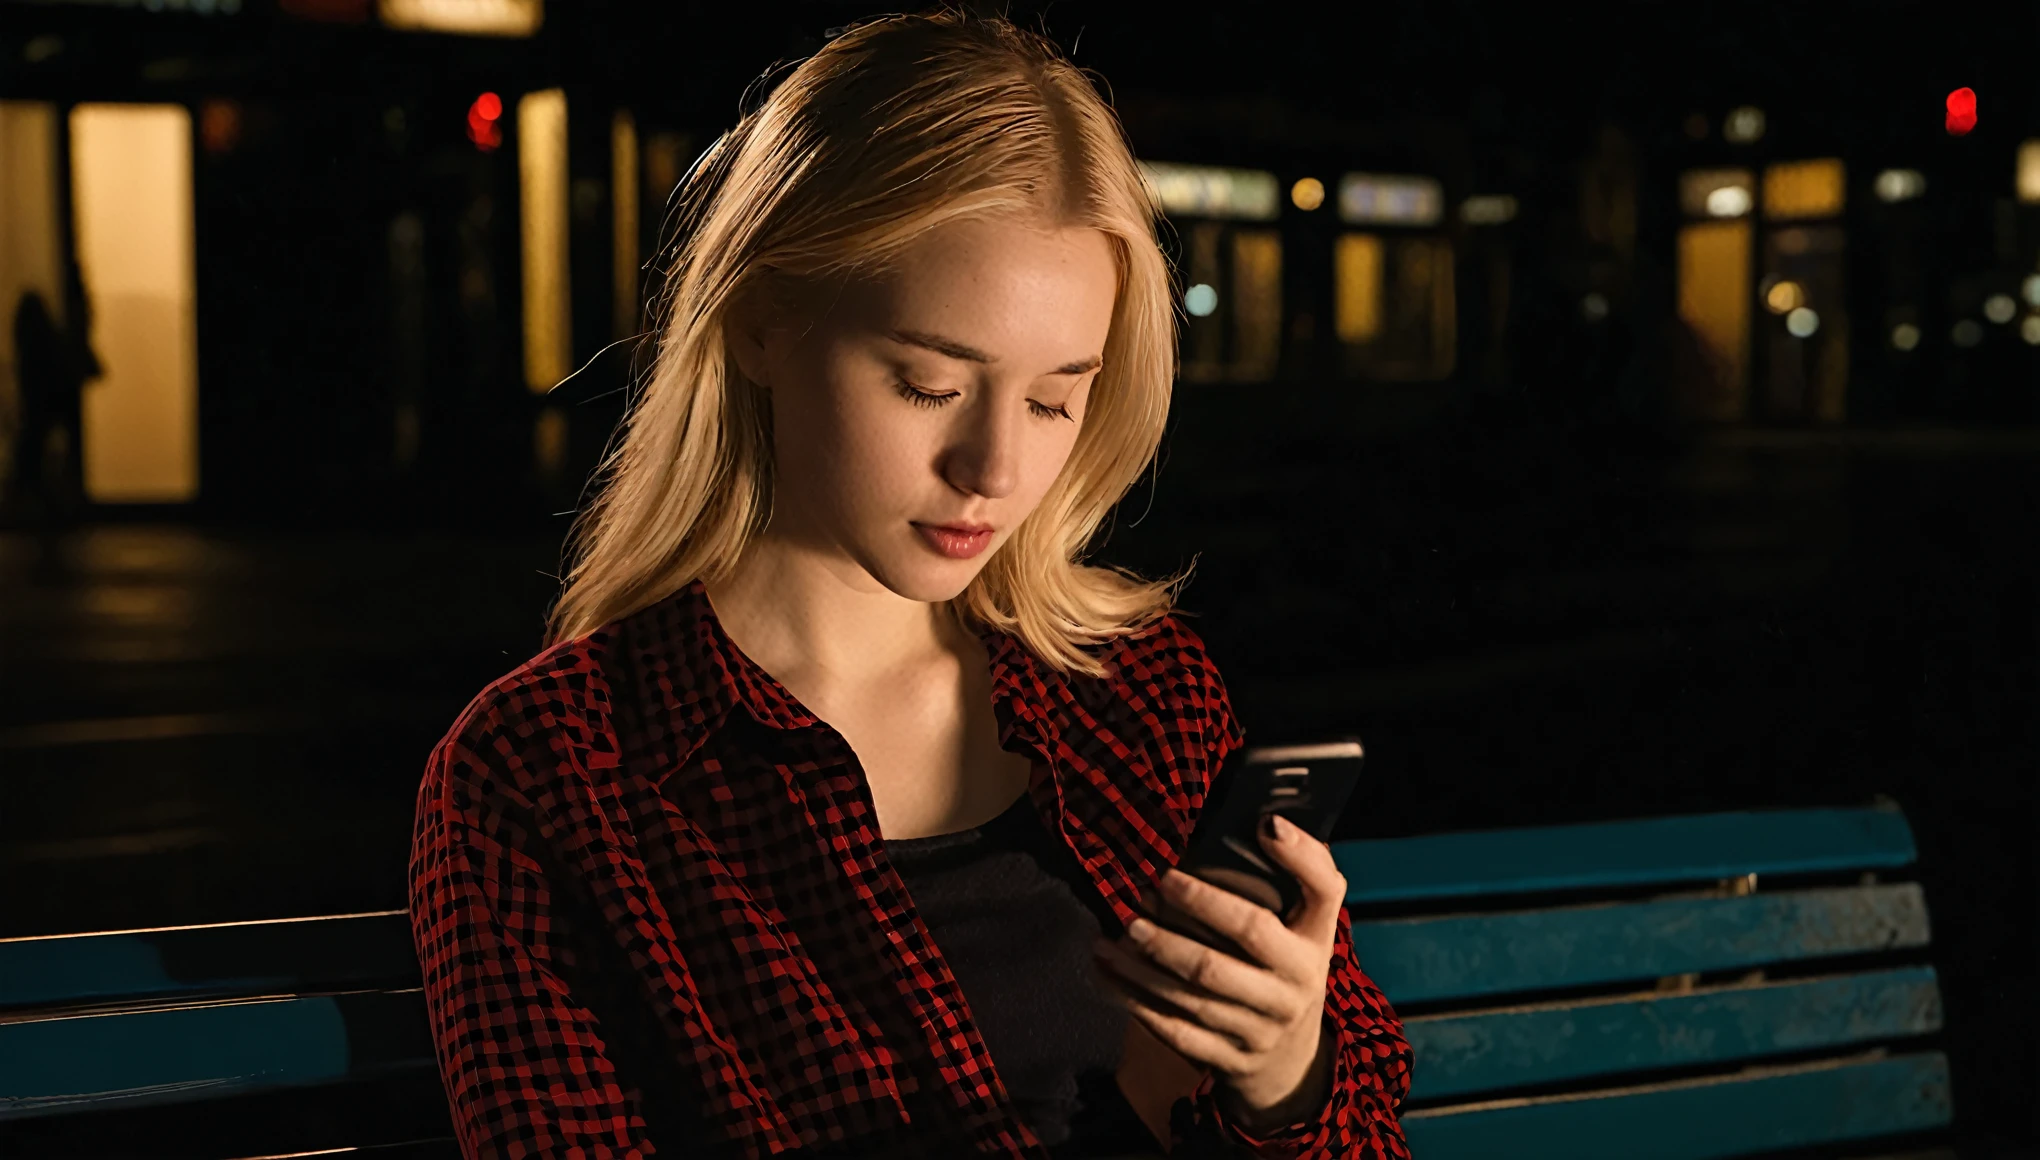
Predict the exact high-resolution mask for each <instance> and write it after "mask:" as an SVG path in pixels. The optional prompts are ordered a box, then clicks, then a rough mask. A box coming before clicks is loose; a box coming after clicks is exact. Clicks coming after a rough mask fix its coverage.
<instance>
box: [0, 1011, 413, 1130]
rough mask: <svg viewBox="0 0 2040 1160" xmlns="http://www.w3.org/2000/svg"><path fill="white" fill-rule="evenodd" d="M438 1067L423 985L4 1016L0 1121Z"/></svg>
mask: <svg viewBox="0 0 2040 1160" xmlns="http://www.w3.org/2000/svg"><path fill="white" fill-rule="evenodd" d="M432 1066H434V1063H433V1055H432V1038H431V1031H430V1028H429V1026H428V1024H427V1022H426V1015H425V1003H424V999H423V997H422V995H421V993H420V992H418V991H369V992H362V993H357V994H351V995H322V996H317V997H312V998H301V999H268V1000H258V1001H254V1002H238V1003H208V1004H200V1005H195V1006H189V1007H176V1008H168V1009H161V1010H145V1011H130V1012H123V1013H120V1014H113V1015H78V1016H66V1017H60V1018H54V1019H29V1020H25V1021H21V1022H13V1023H0V1120H11V1119H20V1118H25V1117H29V1116H37V1115H45V1114H50V1113H57V1112H81V1111H93V1110H100V1109H104V1108H111V1107H127V1106H134V1105H142V1104H155V1103H180V1102H184V1101H186V1100H192V1099H201V1098H211V1097H215V1096H227V1095H241V1094H245V1093H248V1092H251V1091H256V1090H261V1089H266V1088H277V1087H289V1086H294V1085H300V1084H319V1083H331V1082H336V1081H339V1080H344V1079H358V1078H363V1077H366V1076H372V1075H378V1074H384V1073H387V1072H389V1071H391V1070H393V1069H400V1068H410V1067H418V1068H430V1067H432Z"/></svg>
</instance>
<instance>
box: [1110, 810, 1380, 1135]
mask: <svg viewBox="0 0 2040 1160" xmlns="http://www.w3.org/2000/svg"><path fill="white" fill-rule="evenodd" d="M1275 829H1276V832H1275V834H1274V835H1273V836H1272V837H1271V836H1270V835H1269V834H1267V833H1265V832H1264V833H1263V834H1262V835H1261V847H1262V849H1264V850H1266V851H1267V852H1268V855H1269V856H1270V857H1271V858H1273V859H1274V860H1275V861H1276V862H1278V863H1280V864H1281V865H1282V866H1283V867H1284V868H1286V869H1287V870H1289V872H1290V873H1292V874H1294V875H1296V879H1297V881H1298V882H1299V883H1300V884H1301V885H1302V887H1303V902H1302V904H1301V905H1300V906H1298V907H1297V910H1296V914H1295V915H1294V916H1292V917H1291V918H1290V919H1289V921H1288V922H1287V923H1284V922H1283V921H1282V919H1281V918H1279V917H1278V916H1277V915H1276V914H1275V913H1274V912H1273V911H1271V910H1269V909H1267V908H1266V907H1263V906H1260V905H1257V904H1255V903H1253V902H1249V901H1247V900H1246V899H1244V898H1241V897H1240V896H1239V895H1237V894H1234V893H1232V892H1231V891H1229V890H1223V889H1221V888H1219V887H1217V886H1213V885H1211V884H1210V883H1207V882H1204V881H1201V880H1199V879H1197V878H1193V877H1191V876H1190V875H1188V874H1185V873H1183V872H1182V871H1179V870H1171V871H1169V873H1168V876H1167V877H1165V878H1164V879H1162V882H1161V890H1162V894H1163V897H1164V898H1166V899H1167V900H1168V902H1169V903H1170V904H1171V905H1173V906H1175V907H1176V908H1177V909H1179V910H1181V911H1184V912H1186V913H1187V914H1189V915H1191V916H1192V917H1194V918H1197V919H1198V920H1200V921H1202V922H1203V923H1204V924H1205V925H1206V926H1209V927H1210V928H1211V929H1213V930H1215V931H1217V932H1218V933H1220V934H1222V935H1224V936H1226V937H1227V938H1230V939H1232V940H1233V942H1235V943H1237V944H1238V945H1239V946H1240V948H1241V949H1242V950H1243V951H1244V952H1245V953H1246V955H1247V956H1248V957H1247V959H1244V960H1243V959H1240V958H1235V957H1233V956H1232V955H1229V954H1226V953H1224V952H1222V951H1218V950H1215V949H1213V948H1211V947H1208V946H1205V945H1204V944H1203V943H1200V942H1197V941H1195V940H1194V939H1190V938H1186V937H1184V936H1183V935H1179V934H1176V933H1174V932H1173V931H1167V930H1163V929H1162V928H1160V927H1158V926H1156V925H1155V924H1154V923H1152V922H1149V921H1148V920H1146V919H1136V920H1135V921H1134V922H1133V924H1132V925H1131V926H1129V927H1128V928H1127V935H1126V937H1125V938H1122V939H1121V940H1120V941H1119V942H1118V943H1112V942H1108V941H1106V940H1104V939H1100V940H1098V942H1097V944H1096V948H1095V949H1096V951H1097V954H1098V959H1099V962H1100V964H1101V965H1103V966H1104V967H1105V968H1106V971H1105V974H1106V979H1107V981H1108V982H1110V983H1112V984H1113V987H1112V990H1113V991H1114V992H1115V994H1116V996H1117V998H1118V999H1119V1002H1120V1003H1121V1004H1122V1005H1123V1006H1125V1007H1126V1009H1127V1010H1128V1011H1129V1012H1131V1013H1132V1015H1133V1017H1134V1018H1135V1019H1137V1020H1139V1021H1140V1023H1141V1024H1142V1025H1143V1026H1145V1027H1146V1028H1147V1029H1148V1031H1149V1032H1151V1033H1152V1034H1153V1035H1154V1037H1155V1038H1156V1039H1159V1040H1160V1041H1161V1042H1162V1043H1163V1044H1164V1045H1166V1046H1168V1047H1169V1048H1171V1049H1173V1050H1174V1051H1175V1052H1176V1053H1177V1054H1179V1055H1181V1056H1183V1057H1184V1058H1185V1059H1187V1060H1189V1061H1191V1062H1193V1063H1196V1064H1201V1065H1204V1066H1206V1067H1209V1068H1211V1069H1212V1071H1213V1072H1215V1073H1216V1074H1217V1075H1218V1077H1219V1079H1220V1080H1221V1081H1222V1082H1223V1089H1222V1091H1221V1099H1223V1100H1224V1101H1225V1103H1226V1105H1227V1111H1228V1112H1229V1113H1231V1114H1233V1115H1234V1116H1235V1117H1236V1118H1238V1119H1239V1120H1240V1121H1241V1126H1242V1127H1248V1128H1254V1127H1263V1128H1265V1127H1279V1126H1281V1125H1284V1124H1288V1123H1293V1122H1295V1121H1297V1120H1301V1119H1304V1118H1306V1117H1308V1116H1309V1115H1310V1114H1311V1112H1312V1111H1313V1110H1314V1109H1315V1108H1316V1107H1317V1106H1318V1105H1319V1104H1321V1103H1322V1102H1323V1101H1324V1099H1325V1097H1326V1094H1327V1091H1328V1088H1329V1085H1330V1082H1331V1062H1332V1047H1333V1044H1332V1043H1331V1042H1330V1041H1329V1040H1328V1039H1327V1038H1326V1037H1325V1036H1324V1035H1323V1034H1322V1031H1323V1025H1324V1007H1325V977H1326V975H1327V973H1328V972H1329V971H1330V969H1331V959H1332V942H1333V938H1334V936H1335V935H1336V933H1337V930H1338V921H1339V906H1340V904H1341V903H1343V902H1344V901H1345V898H1346V879H1345V878H1344V877H1343V876H1342V875H1341V874H1340V873H1339V869H1338V866H1337V865H1336V864H1335V863H1334V862H1333V861H1332V852H1331V850H1330V848H1329V847H1327V846H1326V845H1325V844H1324V843H1323V842H1320V841H1318V840H1316V839H1315V838H1312V837H1311V836H1310V835H1308V834H1306V833H1304V832H1303V831H1302V830H1301V829H1299V828H1297V827H1296V826H1295V825H1293V824H1291V823H1290V822H1289V821H1288V820H1286V819H1283V818H1280V817H1276V818H1275Z"/></svg>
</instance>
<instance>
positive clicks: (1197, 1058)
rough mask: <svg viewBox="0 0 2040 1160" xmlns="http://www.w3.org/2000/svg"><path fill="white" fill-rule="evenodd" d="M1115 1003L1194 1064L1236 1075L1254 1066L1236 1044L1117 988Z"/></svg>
mask: <svg viewBox="0 0 2040 1160" xmlns="http://www.w3.org/2000/svg"><path fill="white" fill-rule="evenodd" d="M1107 992H1108V993H1109V994H1110V995H1111V997H1112V1000H1113V1001H1114V1002H1115V1003H1118V1004H1119V1005H1120V1006H1121V1007H1123V1008H1125V1009H1126V1012H1127V1014H1129V1015H1131V1016H1132V1017H1133V1018H1135V1019H1137V1020H1139V1021H1140V1024H1141V1026H1143V1027H1146V1028H1147V1029H1148V1033H1149V1034H1151V1035H1153V1036H1154V1037H1155V1038H1156V1039H1158V1040H1160V1041H1161V1043H1162V1045H1163V1046H1165V1047H1167V1048H1169V1049H1170V1050H1172V1051H1174V1052H1175V1053H1176V1054H1177V1055H1180V1056H1182V1057H1183V1058H1184V1059H1187V1060H1189V1061H1190V1062H1191V1063H1194V1064H1201V1065H1203V1066H1205V1067H1209V1068H1212V1069H1214V1070H1217V1071H1220V1072H1224V1073H1227V1074H1235V1073H1238V1072H1242V1071H1245V1070H1247V1067H1248V1065H1249V1064H1250V1063H1251V1062H1252V1061H1251V1060H1249V1059H1248V1058H1247V1055H1246V1053H1245V1052H1242V1051H1241V1050H1240V1049H1239V1047H1238V1046H1236V1045H1235V1044H1234V1043H1233V1042H1232V1040H1230V1039H1228V1038H1227V1037H1225V1036H1224V1035H1220V1034H1219V1033H1218V1032H1215V1031H1212V1030H1210V1029H1209V1028H1205V1027H1200V1026H1198V1025H1197V1024H1195V1023H1193V1022H1191V1021H1190V1020H1188V1019H1184V1018H1183V1017H1181V1016H1179V1015H1172V1014H1170V1013H1168V1012H1166V1011H1162V1010H1160V1009H1158V1008H1156V1007H1152V1006H1149V1005H1148V1004H1147V1003H1144V1002H1142V1001H1141V1000H1140V998H1139V997H1138V996H1136V995H1134V994H1132V993H1131V992H1129V991H1127V990H1126V989H1125V988H1123V987H1120V986H1117V985H1114V986H1110V987H1108V988H1107Z"/></svg>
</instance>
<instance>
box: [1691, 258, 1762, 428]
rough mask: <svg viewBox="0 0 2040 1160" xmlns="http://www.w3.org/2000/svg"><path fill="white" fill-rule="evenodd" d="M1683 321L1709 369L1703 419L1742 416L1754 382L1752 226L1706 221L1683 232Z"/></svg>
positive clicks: (1701, 402)
mask: <svg viewBox="0 0 2040 1160" xmlns="http://www.w3.org/2000/svg"><path fill="white" fill-rule="evenodd" d="M1678 279H1679V320H1680V321H1681V322H1683V323H1685V324H1686V326H1687V328H1688V329H1689V330H1690V331H1691V332H1692V335H1693V338H1694V341H1695V343H1696V345H1697V346H1698V347H1699V350H1700V353H1701V356H1702V358H1703V359H1704V361H1705V365H1704V366H1703V367H1701V368H1699V369H1700V370H1701V371H1702V372H1703V377H1704V379H1705V380H1706V382H1707V384H1708V394H1707V397H1706V398H1704V399H1701V400H1698V401H1697V403H1696V405H1697V406H1698V407H1699V409H1700V411H1701V412H1702V416H1701V417H1703V418H1709V419H1737V418H1741V417H1742V411H1743V399H1744V395H1745V392H1746V391H1747V389H1748V383H1749V345H1750V305H1751V301H1750V299H1751V295H1750V224H1749V223H1748V222H1746V221H1730V222H1706V223H1698V224H1694V225H1689V226H1686V227H1685V228H1684V229H1681V230H1680V231H1679V271H1678Z"/></svg>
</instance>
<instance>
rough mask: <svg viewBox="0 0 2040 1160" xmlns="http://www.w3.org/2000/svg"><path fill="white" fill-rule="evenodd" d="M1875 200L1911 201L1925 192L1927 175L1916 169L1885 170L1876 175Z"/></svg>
mask: <svg viewBox="0 0 2040 1160" xmlns="http://www.w3.org/2000/svg"><path fill="white" fill-rule="evenodd" d="M1875 188H1876V190H1877V200H1879V201H1885V202H1899V201H1911V200H1912V199H1913V198H1916V197H1919V196H1921V195H1922V194H1925V193H1926V192H1927V175H1926V174H1924V173H1921V172H1920V171H1919V170H1917V169H1887V170H1885V171H1884V172H1882V173H1880V174H1878V175H1877V183H1876V186H1875Z"/></svg>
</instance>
